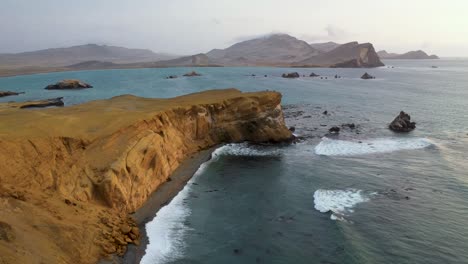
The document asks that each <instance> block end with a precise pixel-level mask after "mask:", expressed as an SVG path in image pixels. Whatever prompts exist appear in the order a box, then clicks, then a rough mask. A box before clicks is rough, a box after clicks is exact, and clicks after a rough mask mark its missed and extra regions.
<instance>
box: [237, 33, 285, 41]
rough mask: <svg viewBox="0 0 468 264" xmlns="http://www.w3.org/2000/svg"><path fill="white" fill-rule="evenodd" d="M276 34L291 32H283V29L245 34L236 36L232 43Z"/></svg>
mask: <svg viewBox="0 0 468 264" xmlns="http://www.w3.org/2000/svg"><path fill="white" fill-rule="evenodd" d="M276 34H289V33H286V32H281V31H272V32H270V33H266V34H252V35H243V36H238V37H235V38H234V39H233V40H232V41H230V43H237V42H242V41H246V40H251V39H259V38H267V37H269V36H271V35H276Z"/></svg>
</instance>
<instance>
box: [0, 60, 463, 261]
mask: <svg viewBox="0 0 468 264" xmlns="http://www.w3.org/2000/svg"><path fill="white" fill-rule="evenodd" d="M385 63H386V64H387V65H389V66H394V68H392V67H381V68H376V69H322V68H314V69H281V68H197V69H195V70H196V71H197V72H200V73H202V74H203V76H201V77H194V78H185V77H180V78H178V79H170V80H166V79H165V76H168V75H174V74H175V75H179V76H181V75H182V74H184V73H186V72H189V71H191V70H193V69H191V68H173V69H131V70H102V71H82V72H64V73H49V74H36V75H28V76H16V77H8V78H0V90H11V91H24V92H26V93H25V94H24V95H19V96H14V97H5V98H1V99H0V101H2V102H5V101H11V100H34V99H43V98H53V97H64V101H65V104H66V105H72V104H78V103H83V102H87V101H90V100H96V99H105V98H110V97H112V96H116V95H121V94H134V95H139V96H145V97H155V98H159V97H173V96H178V95H182V94H186V93H192V92H198V91H202V90H206V89H215V88H231V87H235V88H238V89H240V90H243V91H260V90H277V91H280V92H281V93H282V94H283V104H284V112H285V116H286V122H287V124H288V125H290V126H295V127H296V133H297V134H298V136H300V137H302V138H303V139H302V140H301V141H300V142H299V143H297V144H293V145H291V146H254V145H249V144H245V143H244V144H230V145H226V146H224V147H222V148H220V149H218V150H217V151H216V152H215V153H214V154H213V159H212V160H211V161H210V162H208V163H205V164H204V165H202V167H201V168H200V170H199V171H198V172H197V174H196V176H195V177H194V178H192V180H191V181H190V182H189V183H188V184H187V186H186V187H185V188H184V189H183V190H182V191H181V192H180V193H179V195H178V196H177V197H175V198H174V200H172V202H171V203H169V204H168V205H167V206H166V207H164V208H162V209H161V210H160V211H159V212H158V213H157V215H156V214H155V218H154V220H153V221H151V222H150V223H148V225H147V231H148V235H149V241H150V244H149V245H148V246H147V249H146V252H147V254H146V255H145V256H144V258H143V260H142V263H147V264H156V263H203V264H205V263H207V264H215V263H216V264H218V263H297V264H302V263H303V264H306V263H307V264H308V263H434V264H435V263H437V264H438V263H468V163H467V160H468V154H467V153H468V134H467V133H468V60H461V59H460V60H454V59H452V60H428V61H404V60H401V61H400V60H398V61H392V60H388V61H385ZM433 65H435V66H438V68H432V67H431V66H433ZM291 71H298V72H299V73H300V74H301V75H303V74H304V75H309V74H310V73H311V72H314V73H316V74H319V75H322V76H327V77H328V78H327V79H320V78H308V77H307V78H299V79H283V78H281V74H282V73H285V72H291ZM366 71H367V72H368V73H369V74H371V75H374V76H376V77H377V79H375V80H361V79H360V78H359V77H360V76H361V75H362V74H363V73H364V72H366ZM252 74H255V75H256V76H251V75H252ZM335 74H338V75H339V76H341V77H342V78H338V79H335V78H334V77H333V76H334V75H335ZM264 75H267V77H264ZM70 78H76V79H80V80H83V81H85V82H88V83H90V84H92V85H94V87H95V88H93V89H86V90H79V91H48V90H44V89H43V88H44V87H45V86H46V85H48V84H51V83H55V82H57V81H60V80H62V79H70ZM401 110H404V111H406V112H408V113H409V114H411V116H412V118H413V120H414V121H416V122H417V128H416V130H415V131H413V132H411V133H408V134H395V133H393V132H391V131H389V130H388V129H387V126H388V123H389V122H390V121H391V120H392V119H393V118H394V117H395V116H396V115H397V114H398V113H399V112H400V111H401ZM25 111H29V110H25ZM31 111H35V110H31ZM324 111H327V113H328V114H327V115H324V114H323V112H324ZM346 123H354V124H355V125H356V128H355V129H349V128H346V127H344V128H342V131H341V133H340V134H339V135H331V134H328V129H329V128H330V127H331V126H335V125H336V126H341V124H346Z"/></svg>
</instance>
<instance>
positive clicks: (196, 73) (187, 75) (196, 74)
mask: <svg viewBox="0 0 468 264" xmlns="http://www.w3.org/2000/svg"><path fill="white" fill-rule="evenodd" d="M184 76H185V77H196V76H202V75H201V74H200V73H198V72H196V71H192V72H189V73H186V74H184Z"/></svg>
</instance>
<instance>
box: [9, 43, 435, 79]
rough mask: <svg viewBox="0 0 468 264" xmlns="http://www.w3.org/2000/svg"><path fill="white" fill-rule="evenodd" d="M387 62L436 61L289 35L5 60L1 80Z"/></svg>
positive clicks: (60, 51) (86, 48)
mask: <svg viewBox="0 0 468 264" xmlns="http://www.w3.org/2000/svg"><path fill="white" fill-rule="evenodd" d="M380 58H385V59H432V58H438V57H437V56H435V55H432V56H428V55H427V54H426V53H425V52H423V51H412V52H408V53H405V54H393V53H387V52H386V51H380V52H379V53H377V52H376V51H375V49H374V46H373V45H372V44H371V43H362V44H360V43H358V42H349V43H345V44H339V43H335V42H325V43H307V42H305V41H303V40H300V39H297V38H295V37H293V36H290V35H287V34H273V35H269V36H266V37H261V38H255V39H251V40H246V41H242V42H239V43H236V44H234V45H232V46H230V47H227V48H225V49H213V50H211V51H209V52H207V53H200V54H195V55H190V56H182V57H180V56H175V55H169V54H163V53H155V52H153V51H151V50H146V49H128V48H123V47H116V46H107V45H96V44H87V45H81V46H73V47H68V48H54V49H46V50H39V51H32V52H23V53H17V54H0V76H11V75H19V74H32V73H39V72H52V71H73V70H90V69H120V68H155V67H183V66H186V67H203V66H205V67H206V66H219V67H222V66H277V67H341V68H370V67H379V66H383V65H384V64H383V63H382V62H381V60H380Z"/></svg>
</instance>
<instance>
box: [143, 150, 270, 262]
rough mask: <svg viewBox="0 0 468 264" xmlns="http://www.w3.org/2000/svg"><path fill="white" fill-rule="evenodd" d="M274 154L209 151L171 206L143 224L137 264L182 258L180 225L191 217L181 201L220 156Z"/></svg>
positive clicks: (264, 153)
mask: <svg viewBox="0 0 468 264" xmlns="http://www.w3.org/2000/svg"><path fill="white" fill-rule="evenodd" d="M278 154H279V151H278V150H277V149H275V150H266V149H265V150H263V148H255V147H251V146H248V145H247V144H244V143H242V144H227V145H224V146H222V147H220V148H218V149H216V150H215V151H213V153H212V155H211V156H212V159H211V160H209V161H207V162H205V163H203V164H202V165H201V166H200V168H199V169H198V170H197V172H196V173H195V174H194V176H193V177H192V178H191V179H190V180H189V181H188V183H187V184H186V185H185V187H184V188H183V189H182V190H181V191H180V192H179V193H178V194H177V195H176V196H175V197H174V198H173V199H172V200H171V202H170V203H169V204H168V205H166V206H164V207H162V208H161V209H160V210H159V211H158V213H157V215H156V216H155V217H154V219H153V220H152V221H151V222H148V223H147V224H146V232H147V234H148V239H149V243H148V245H147V247H146V252H145V253H146V254H145V255H144V256H143V258H142V259H141V262H140V263H141V264H161V263H167V262H170V261H173V260H176V259H177V258H179V257H181V256H182V254H183V250H184V247H185V245H184V241H183V237H184V234H185V232H187V230H189V228H188V227H187V226H185V225H184V221H185V219H186V218H187V217H188V216H189V215H190V213H191V211H190V209H189V208H188V207H187V206H186V205H185V203H184V200H185V199H186V198H187V197H188V196H189V194H190V191H191V188H192V186H193V185H192V184H191V183H193V182H194V181H195V180H196V178H197V177H198V176H199V175H201V174H202V173H203V172H204V171H205V169H206V167H207V166H208V165H209V164H210V163H211V162H214V161H216V160H217V159H218V158H219V157H220V156H229V155H231V156H272V155H278Z"/></svg>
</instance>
